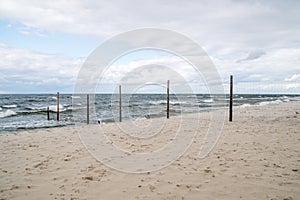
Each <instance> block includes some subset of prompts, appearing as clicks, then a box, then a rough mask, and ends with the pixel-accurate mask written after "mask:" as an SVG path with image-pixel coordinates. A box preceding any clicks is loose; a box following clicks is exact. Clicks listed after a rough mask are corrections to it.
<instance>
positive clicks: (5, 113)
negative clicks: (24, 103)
mask: <svg viewBox="0 0 300 200" xmlns="http://www.w3.org/2000/svg"><path fill="white" fill-rule="evenodd" d="M16 114H17V113H16V112H14V111H12V110H6V111H5V112H0V118H4V117H9V116H13V115H16Z"/></svg>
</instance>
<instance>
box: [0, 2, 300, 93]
mask: <svg viewBox="0 0 300 200" xmlns="http://www.w3.org/2000/svg"><path fill="white" fill-rule="evenodd" d="M149 27H151V28H157V29H167V30H172V31H175V32H177V33H180V34H183V35H185V36H187V37H188V38H190V39H191V40H193V41H194V42H196V43H197V44H199V46H201V47H202V48H203V49H204V50H205V52H206V53H207V55H208V56H209V58H210V59H211V61H212V62H213V63H214V65H215V67H216V69H217V71H218V73H219V75H220V78H221V80H222V83H223V86H224V88H225V91H227V90H228V80H229V76H230V75H231V74H232V75H233V76H234V84H235V87H234V90H235V92H236V93H293V94H300V37H299V35H300V1H298V0H285V1H279V0H273V1H263V0H252V1H250V0H249V1H248V0H244V1H243V0H207V1H206V0H203V1H199V0H190V1H183V0H172V1H171V0H165V1H160V0H152V1H139V0H126V1H125V0H123V1H122V0H119V1H117V0H111V1H104V0H86V1H81V0H73V1H67V0H60V1H52V0H51V1H50V0H43V1H38V0H26V1H25V0H0V93H4V94H6V93H55V92H57V91H60V92H61V93H72V92H73V91H74V85H75V83H76V81H77V76H78V73H79V72H80V69H81V68H82V66H83V64H84V62H85V61H86V59H87V58H88V57H89V56H90V54H91V53H92V52H93V51H94V50H95V49H96V48H97V47H99V46H100V45H101V44H103V43H104V42H105V41H107V40H109V39H110V38H113V37H115V36H116V35H118V34H121V33H124V32H127V31H131V30H134V29H141V28H149ZM134 39H136V38H132V40H134ZM162 39H164V38H162ZM178 44H179V45H180V42H179V43H178ZM153 65H156V66H154V67H152V68H151V67H149V66H153ZM140 66H142V67H141V69H139V70H138V69H137V68H139V67H140ZM143 66H144V68H143ZM157 66H162V67H157ZM163 66H169V67H170V68H173V69H175V68H176V70H175V71H176V73H175V74H177V75H179V76H174V77H179V78H182V77H183V80H185V81H187V82H188V83H189V84H191V85H192V86H191V87H192V88H193V91H195V92H199V93H201V92H207V88H206V89H205V87H203V85H204V86H205V79H206V77H202V78H201V77H200V76H196V75H195V73H196V72H193V70H192V66H191V65H190V64H189V63H187V62H185V61H184V60H183V59H182V58H180V57H178V56H174V55H172V54H170V53H167V52H163V53H162V52H161V51H143V50H142V51H140V52H133V53H131V54H128V55H124V56H122V57H121V58H120V59H119V60H116V61H115V62H113V63H112V64H111V66H109V67H108V70H107V71H106V74H105V77H106V78H104V79H102V82H101V81H100V83H99V87H98V89H97V92H105V93H106V92H111V91H113V90H114V89H115V85H116V83H117V82H118V81H120V80H122V81H124V80H130V81H131V83H132V77H136V76H134V75H136V74H135V73H139V74H142V75H141V76H139V77H137V78H136V79H135V81H136V80H139V81H138V83H137V81H136V84H137V85H139V86H138V88H140V89H141V91H143V92H147V90H145V91H144V90H143V89H142V88H143V87H141V84H144V85H147V83H149V82H157V83H159V84H161V80H158V79H154V78H153V77H156V76H161V78H165V77H167V76H162V75H167V74H169V75H170V74H172V72H170V69H168V70H167V69H166V68H165V67H163ZM154 69H155V70H154ZM132 70H133V71H132ZM134 70H136V72H134ZM153 71H155V72H153ZM171 71H172V70H171ZM187 71H189V72H190V73H186V72H187ZM150 72H153V74H151V73H150ZM173 72H174V71H173ZM116 74H117V75H116ZM128 77H129V78H128ZM172 81H173V82H172ZM176 81H177V79H176V78H174V80H171V84H172V83H174V84H173V85H174V87H175V84H176ZM178 83H179V82H178ZM176 87H180V84H177V86H176ZM145 88H149V87H148V86H147V87H145ZM156 88H157V87H156ZM161 88H163V86H161ZM148 91H149V90H148ZM152 92H153V91H152Z"/></svg>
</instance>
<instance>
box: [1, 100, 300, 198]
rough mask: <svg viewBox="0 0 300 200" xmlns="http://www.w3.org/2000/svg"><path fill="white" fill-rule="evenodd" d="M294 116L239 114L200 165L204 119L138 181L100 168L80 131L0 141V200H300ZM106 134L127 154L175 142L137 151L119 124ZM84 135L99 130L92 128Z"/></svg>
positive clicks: (282, 110) (294, 106)
mask: <svg viewBox="0 0 300 200" xmlns="http://www.w3.org/2000/svg"><path fill="white" fill-rule="evenodd" d="M297 113H300V103H299V102H288V103H282V104H279V105H268V106H261V107H247V108H237V109H235V110H234V122H231V123H229V122H227V121H226V122H225V124H224V129H223V134H222V136H221V137H220V139H219V141H218V143H217V145H216V146H215V148H214V149H213V151H212V152H211V153H210V154H209V155H208V157H206V158H205V159H199V158H198V152H199V150H200V146H201V142H202V141H203V138H204V135H205V133H206V131H207V129H208V127H209V113H206V114H203V121H202V122H201V124H200V127H199V129H198V131H197V132H198V133H199V134H198V135H197V137H196V138H195V140H194V141H193V143H192V145H191V146H190V148H189V149H188V150H187V151H186V152H185V154H184V155H183V156H182V157H181V158H180V159H178V160H176V161H175V162H173V163H172V164H171V165H169V166H168V167H165V168H163V169H161V170H158V171H154V172H148V173H141V174H130V173H124V172H120V171H117V170H113V169H111V168H108V167H106V166H105V165H103V164H102V163H101V162H98V161H97V160H96V159H94V157H93V156H91V154H89V153H88V151H87V150H86V148H85V147H84V146H83V145H82V143H81V141H80V139H79V136H78V134H77V131H76V128H75V127H64V128H51V129H41V130H30V131H23V132H16V133H5V134H0V151H1V156H0V199H68V200H70V199H73V200H75V199H88V200H89V199H206V200H209V199H221V200H222V199H225V200H226V199H228V200H229V199H230V200H234V199H269V200H271V199H273V200H275V199H278V200H283V199H285V200H291V199H295V200H296V199H300V114H297ZM156 120H158V121H157V122H159V120H160V119H156ZM154 122H155V120H154ZM124 123H128V122H124ZM137 123H145V122H143V121H139V122H137ZM190 123H191V124H193V123H194V121H193V119H192V118H190ZM177 125H178V118H176V117H172V118H171V119H170V120H168V121H167V123H166V127H167V128H168V130H169V131H167V132H166V133H168V134H171V135H172V131H174V130H175V129H176V127H177ZM103 127H104V128H105V130H107V133H106V134H107V135H108V136H109V137H111V138H112V139H113V140H114V142H115V143H116V144H117V145H121V146H123V147H124V148H127V149H128V150H129V151H130V152H138V151H141V152H142V151H144V150H147V151H153V150H155V148H157V147H159V146H160V145H163V144H164V143H166V142H167V141H169V140H170V138H169V137H168V134H166V135H165V136H163V137H162V138H160V139H159V140H158V139H157V140H154V141H151V140H150V141H148V142H146V143H145V144H140V141H138V140H132V141H130V139H124V136H122V135H120V134H119V131H118V126H116V124H107V125H103ZM83 128H85V129H86V130H87V132H93V131H95V130H97V128H95V126H93V125H90V126H85V127H83ZM133 164H134V163H133Z"/></svg>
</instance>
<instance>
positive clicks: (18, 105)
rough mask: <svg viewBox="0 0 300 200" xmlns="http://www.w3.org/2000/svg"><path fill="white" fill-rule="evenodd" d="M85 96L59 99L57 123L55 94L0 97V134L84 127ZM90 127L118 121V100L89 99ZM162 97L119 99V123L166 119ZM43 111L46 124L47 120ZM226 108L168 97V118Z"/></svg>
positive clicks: (244, 102)
mask: <svg viewBox="0 0 300 200" xmlns="http://www.w3.org/2000/svg"><path fill="white" fill-rule="evenodd" d="M86 96H87V95H76V96H74V95H71V94H61V95H60V105H59V108H60V121H56V116H57V113H56V112H57V97H56V94H13V95H11V94H2V95H0V132H9V131H17V130H24V129H35V128H48V127H59V126H69V125H74V124H75V123H86V110H87V104H86V102H87V97H86ZM89 98H90V105H89V107H90V123H98V122H101V123H109V122H114V121H118V120H119V96H118V95H115V94H96V95H90V96H89ZM288 101H300V95H280V94H278V95H261V94H259V95H254V94H252V95H251V94H235V95H234V106H239V107H248V106H265V105H268V104H280V103H283V102H288ZM166 105H167V101H166V95H165V94H133V95H129V94H124V95H122V118H123V120H128V119H130V120H139V119H148V118H156V117H163V116H166ZM47 107H49V110H50V120H47ZM227 107H228V96H221V95H209V94H197V95H194V94H193V95H190V94H179V95H170V116H172V115H180V114H182V113H194V112H202V111H208V110H213V109H225V108H227Z"/></svg>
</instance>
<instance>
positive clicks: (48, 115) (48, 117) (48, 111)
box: [47, 106, 50, 120]
mask: <svg viewBox="0 0 300 200" xmlns="http://www.w3.org/2000/svg"><path fill="white" fill-rule="evenodd" d="M47 119H48V120H50V110H49V106H48V107H47Z"/></svg>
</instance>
